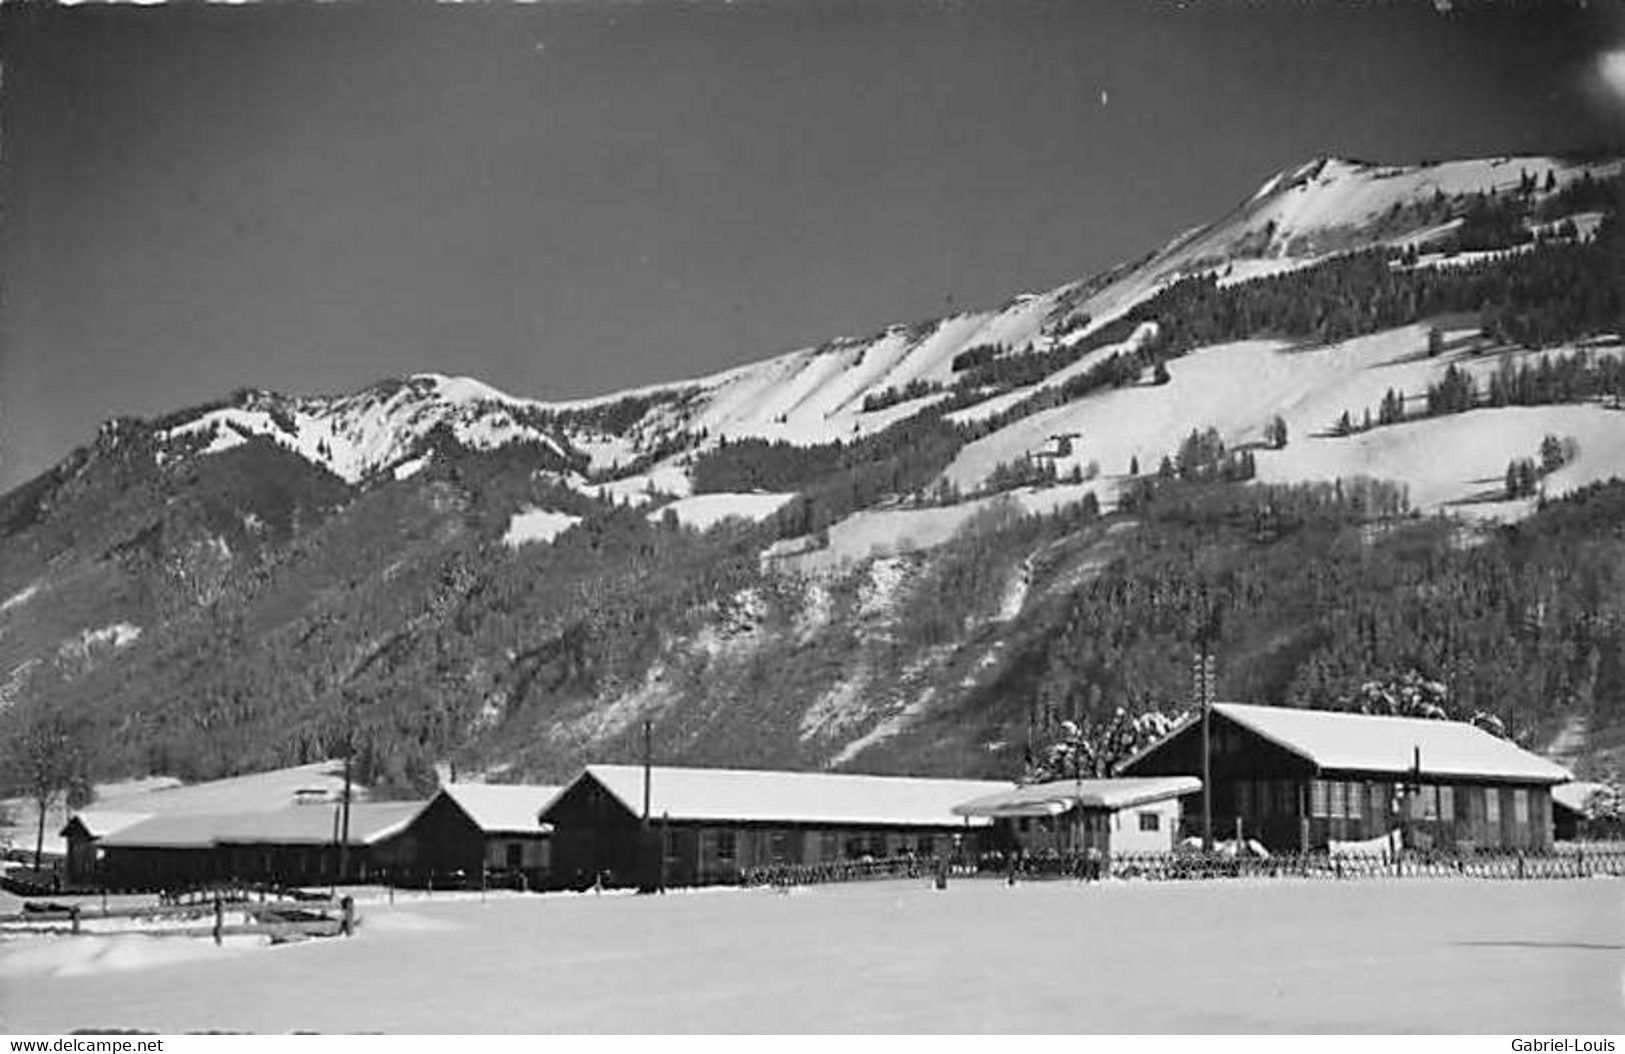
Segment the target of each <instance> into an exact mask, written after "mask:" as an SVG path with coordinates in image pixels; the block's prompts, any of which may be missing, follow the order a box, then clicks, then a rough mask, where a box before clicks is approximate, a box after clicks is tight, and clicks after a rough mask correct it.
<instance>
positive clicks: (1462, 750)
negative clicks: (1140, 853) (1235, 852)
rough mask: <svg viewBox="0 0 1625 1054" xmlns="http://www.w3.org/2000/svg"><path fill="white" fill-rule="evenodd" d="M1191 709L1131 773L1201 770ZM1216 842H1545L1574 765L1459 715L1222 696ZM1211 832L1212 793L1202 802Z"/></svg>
mask: <svg viewBox="0 0 1625 1054" xmlns="http://www.w3.org/2000/svg"><path fill="white" fill-rule="evenodd" d="M1202 738H1203V737H1202V720H1201V717H1200V716H1199V715H1191V716H1189V717H1187V718H1186V719H1185V720H1184V721H1182V722H1181V723H1180V724H1179V725H1178V726H1177V727H1176V728H1175V729H1174V730H1173V731H1172V732H1171V733H1169V734H1168V735H1167V736H1166V737H1164V738H1163V739H1162V740H1160V741H1159V742H1157V743H1155V744H1153V745H1152V746H1150V747H1148V748H1147V749H1145V750H1144V751H1142V752H1141V753H1139V754H1138V755H1136V756H1135V757H1133V758H1131V759H1129V761H1127V762H1125V763H1124V764H1123V765H1121V766H1120V767H1119V771H1120V773H1121V774H1122V775H1125V776H1198V777H1199V776H1200V775H1201V774H1202ZM1210 772H1211V780H1212V810H1213V831H1214V837H1215V838H1216V839H1231V838H1235V837H1236V836H1237V834H1238V833H1239V834H1240V835H1241V836H1242V837H1243V838H1245V839H1249V840H1257V841H1259V842H1261V843H1262V844H1263V845H1264V846H1266V847H1267V848H1269V849H1271V850H1275V851H1295V850H1309V849H1320V848H1325V847H1327V846H1329V845H1330V844H1331V843H1333V842H1368V841H1374V840H1376V839H1381V838H1385V837H1389V836H1390V835H1391V833H1392V836H1393V837H1395V838H1399V839H1402V840H1403V842H1404V844H1405V845H1407V846H1410V847H1413V848H1421V849H1429V848H1438V849H1456V850H1471V849H1474V848H1484V849H1532V850H1541V849H1546V848H1549V847H1550V846H1551V843H1552V798H1551V788H1552V787H1553V786H1554V785H1556V784H1559V783H1564V782H1567V781H1568V780H1569V779H1570V778H1571V777H1570V775H1569V773H1568V772H1567V770H1565V769H1563V768H1562V767H1561V766H1559V765H1556V764H1553V763H1552V762H1550V761H1547V760H1546V759H1544V758H1541V757H1537V756H1536V755H1534V754H1531V753H1529V752H1528V751H1526V750H1523V749H1522V748H1520V747H1518V746H1517V745H1516V744H1514V743H1511V742H1509V741H1507V740H1504V739H1499V738H1497V737H1495V736H1493V735H1491V734H1490V733H1488V732H1485V731H1484V730H1482V729H1479V728H1476V727H1474V726H1472V725H1469V724H1464V723H1462V722H1459V721H1436V720H1428V719H1424V718H1410V717H1378V716H1372V715H1367V714H1350V713H1336V712H1331V711H1325V710H1294V709H1287V708H1283V707H1268V706H1248V705H1243V704H1239V703H1215V704H1214V706H1213V708H1212V717H1211V732H1210ZM1193 805H1194V812H1195V821H1196V822H1195V824H1192V823H1191V822H1190V821H1189V820H1187V823H1186V828H1187V833H1194V832H1198V831H1199V825H1200V824H1201V821H1202V806H1201V802H1200V800H1198V801H1196V802H1195V803H1193Z"/></svg>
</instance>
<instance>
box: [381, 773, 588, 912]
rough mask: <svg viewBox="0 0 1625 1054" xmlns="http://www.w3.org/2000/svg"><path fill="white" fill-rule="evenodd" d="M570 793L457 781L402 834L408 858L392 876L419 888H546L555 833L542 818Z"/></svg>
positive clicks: (431, 801) (443, 789)
mask: <svg viewBox="0 0 1625 1054" xmlns="http://www.w3.org/2000/svg"><path fill="white" fill-rule="evenodd" d="M562 789H563V788H561V787H558V786H541V785H531V784H480V783H451V784H447V785H445V786H443V787H441V788H440V790H439V792H438V793H436V794H435V796H434V797H433V798H431V799H429V803H428V804H427V805H425V806H424V807H423V809H422V811H421V812H419V813H418V814H417V815H416V816H415V817H413V818H412V821H411V822H410V823H409V824H408V825H407V826H406V828H405V830H404V831H402V832H401V834H400V836H399V839H398V841H399V842H400V855H401V856H402V857H403V858H404V859H405V860H407V861H408V863H407V865H406V866H405V868H404V869H402V870H400V871H399V872H398V873H396V874H394V875H392V876H391V878H392V879H394V880H396V881H402V882H407V883H410V884H413V885H419V884H435V885H444V884H463V885H484V884H487V883H496V884H500V885H517V886H519V887H521V888H526V889H538V888H541V887H543V886H545V885H546V884H547V883H548V876H549V874H550V873H551V870H552V845H551V842H552V828H551V827H550V826H548V825H546V824H543V823H542V822H541V821H540V820H539V819H538V817H539V816H540V814H541V812H542V810H543V809H545V808H546V807H547V805H548V804H549V803H550V802H551V801H552V800H553V798H554V797H556V796H557V795H558V793H559V791H560V790H562Z"/></svg>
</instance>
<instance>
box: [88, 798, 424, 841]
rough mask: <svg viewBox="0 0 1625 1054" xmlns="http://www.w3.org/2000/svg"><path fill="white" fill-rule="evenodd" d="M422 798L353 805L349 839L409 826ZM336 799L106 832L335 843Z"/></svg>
mask: <svg viewBox="0 0 1625 1054" xmlns="http://www.w3.org/2000/svg"><path fill="white" fill-rule="evenodd" d="M423 804H424V803H423V802H379V803H372V802H357V803H352V804H351V805H350V836H349V839H348V843H347V844H349V845H372V844H374V843H376V842H380V841H382V840H383V839H385V838H388V837H389V836H390V835H393V834H396V833H398V832H399V831H401V830H402V829H403V828H405V827H406V825H407V823H409V822H410V821H411V819H412V818H413V817H414V816H416V815H417V814H418V813H419V812H420V811H422V809H423ZM341 823H342V820H341V819H340V817H339V811H338V806H336V805H290V806H288V807H287V808H284V809H278V810H276V811H275V812H251V813H178V814H175V815H168V816H151V817H148V818H147V819H145V820H142V821H140V822H139V823H135V824H131V825H130V826H128V827H125V828H123V829H121V830H119V831H116V832H114V833H112V834H110V835H107V836H106V837H104V838H102V840H101V844H102V845H104V846H107V847H109V848H122V849H131V848H141V849H206V848H208V847H210V846H214V845H267V844H269V845H331V844H333V843H335V842H336V841H337V834H338V830H339V825H340V824H341Z"/></svg>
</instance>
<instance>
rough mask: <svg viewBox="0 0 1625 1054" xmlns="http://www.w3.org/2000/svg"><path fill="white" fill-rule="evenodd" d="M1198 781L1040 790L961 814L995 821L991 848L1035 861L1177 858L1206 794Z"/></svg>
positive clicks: (972, 805)
mask: <svg viewBox="0 0 1625 1054" xmlns="http://www.w3.org/2000/svg"><path fill="white" fill-rule="evenodd" d="M1201 789H1202V781H1201V780H1198V779H1195V778H1193V777H1190V776H1161V777H1149V778H1139V779H1135V778H1120V779H1073V780H1055V781H1052V782H1048V783H1035V784H1030V785H1028V786H1025V787H1017V788H1015V789H1014V790H1008V791H1002V792H1000V793H997V794H991V795H987V796H986V797H982V798H977V799H975V800H973V801H968V802H964V803H962V804H960V805H956V806H955V807H954V812H955V813H956V814H958V815H960V816H970V817H978V818H982V819H986V820H990V821H991V822H992V825H993V826H992V830H991V831H990V832H989V837H988V839H987V844H988V845H989V846H990V847H992V848H997V849H1001V850H1006V851H1009V850H1014V851H1016V852H1019V853H1024V854H1026V855H1028V856H1035V855H1043V854H1057V855H1071V854H1076V853H1087V852H1088V851H1090V850H1096V851H1098V852H1099V853H1100V854H1102V855H1110V854H1112V853H1166V852H1171V851H1172V850H1173V848H1174V846H1175V844H1176V840H1177V839H1178V836H1179V828H1180V817H1181V815H1182V809H1183V803H1186V802H1189V801H1191V800H1192V796H1193V795H1195V794H1197V793H1198V792H1200V791H1201Z"/></svg>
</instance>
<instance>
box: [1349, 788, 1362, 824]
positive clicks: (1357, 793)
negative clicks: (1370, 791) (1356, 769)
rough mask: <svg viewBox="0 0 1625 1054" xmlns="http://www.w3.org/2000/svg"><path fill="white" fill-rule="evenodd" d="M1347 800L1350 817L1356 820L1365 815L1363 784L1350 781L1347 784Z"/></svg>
mask: <svg viewBox="0 0 1625 1054" xmlns="http://www.w3.org/2000/svg"><path fill="white" fill-rule="evenodd" d="M1348 802H1349V811H1348V815H1349V818H1350V819H1354V820H1358V819H1359V818H1360V817H1362V816H1364V815H1365V784H1363V783H1350V784H1349V785H1348Z"/></svg>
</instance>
